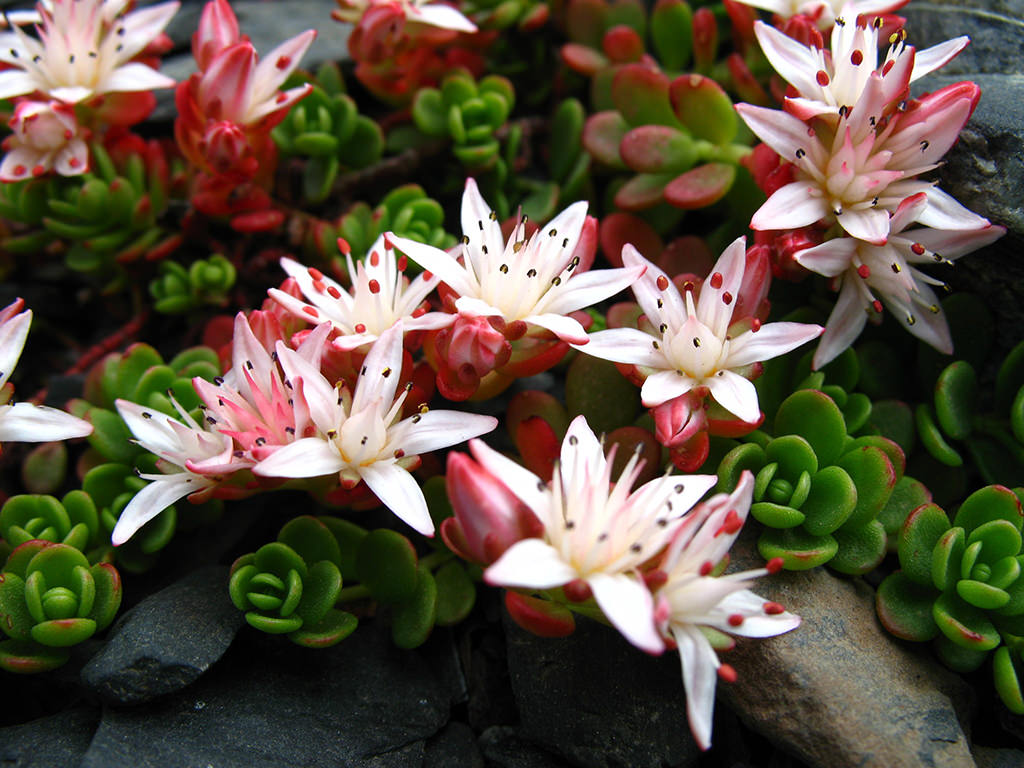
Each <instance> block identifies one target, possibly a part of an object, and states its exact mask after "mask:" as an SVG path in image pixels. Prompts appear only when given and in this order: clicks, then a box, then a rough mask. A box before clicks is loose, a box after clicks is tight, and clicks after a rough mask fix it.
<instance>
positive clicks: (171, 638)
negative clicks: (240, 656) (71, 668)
mask: <svg viewBox="0 0 1024 768" xmlns="http://www.w3.org/2000/svg"><path fill="white" fill-rule="evenodd" d="M243 623H244V618H243V616H242V613H241V612H240V611H239V610H238V609H237V608H235V606H234V605H232V603H231V599H230V597H229V596H228V569H227V568H226V567H224V566H219V565H216V566H207V567H206V568H200V569H199V570H197V571H194V572H193V573H192V574H190V575H189V576H186V577H185V578H184V579H182V580H181V581H179V582H177V583H176V584H173V585H172V586H170V587H167V588H166V589H163V590H161V591H160V592H157V593H156V594H154V595H152V596H150V597H148V598H146V599H145V600H143V601H142V602H141V603H139V604H138V605H137V606H135V608H133V609H132V610H131V611H130V612H129V613H127V614H126V615H125V616H124V617H123V618H122V620H121V621H120V622H119V625H118V626H117V627H116V628H115V630H114V632H113V636H112V637H111V638H110V641H109V642H108V643H107V645H106V646H105V647H104V648H103V650H101V651H100V652H99V653H97V654H96V655H95V656H94V657H93V658H92V660H91V661H90V662H89V663H88V664H86V665H85V668H84V669H83V670H82V680H83V681H84V682H85V684H86V685H87V686H88V687H89V688H91V689H92V690H93V691H95V692H96V693H98V694H99V695H100V697H101V698H103V699H104V700H105V701H108V702H116V703H121V704H138V703H142V702H146V701H151V700H152V699H155V698H156V697H158V696H163V695H165V694H168V693H172V692H174V691H178V690H180V689H182V688H184V687H185V686H186V685H189V684H191V683H192V682H194V681H195V680H196V679H197V678H198V677H199V676H200V675H202V674H203V673H204V672H205V671H206V670H207V669H209V667H210V665H211V664H213V663H214V662H215V661H217V660H218V659H219V658H220V657H221V656H222V655H223V654H224V651H226V650H227V648H228V646H229V645H231V641H232V640H233V639H234V637H235V634H236V633H237V632H238V629H239V628H240V627H241V626H242V624H243Z"/></svg>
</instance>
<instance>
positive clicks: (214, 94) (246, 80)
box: [199, 42, 256, 123]
mask: <svg viewBox="0 0 1024 768" xmlns="http://www.w3.org/2000/svg"><path fill="white" fill-rule="evenodd" d="M255 66H256V49H255V48H253V47H252V43H249V42H240V43H235V44H234V45H232V46H231V47H230V48H227V49H226V50H224V51H221V53H220V54H218V55H217V57H216V58H214V60H213V63H212V64H211V65H210V68H209V69H207V70H206V72H204V73H203V76H202V79H201V80H200V82H199V104H200V107H201V108H202V110H203V111H204V112H205V113H206V114H207V115H208V116H209V117H212V118H213V119H215V120H230V121H233V122H236V123H241V122H243V121H244V119H245V113H246V108H247V106H248V104H246V100H247V98H248V95H249V89H250V87H251V82H252V71H253V68H254V67H255Z"/></svg>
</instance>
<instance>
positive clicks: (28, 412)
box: [0, 403, 92, 443]
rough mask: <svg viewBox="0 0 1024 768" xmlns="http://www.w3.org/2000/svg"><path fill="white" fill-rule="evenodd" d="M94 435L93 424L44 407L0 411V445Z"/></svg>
mask: <svg viewBox="0 0 1024 768" xmlns="http://www.w3.org/2000/svg"><path fill="white" fill-rule="evenodd" d="M91 434H92V424H90V423H89V422H87V421H83V420H82V419H79V418H77V417H75V416H72V415H71V414H70V413H64V411H61V410H58V409H56V408H48V407H47V406H45V405H32V403H15V404H14V405H11V406H6V407H4V408H3V410H0V442H7V441H8V440H10V441H14V442H23V443H47V442H49V441H50V440H67V439H68V438H72V437H85V436H87V435H91Z"/></svg>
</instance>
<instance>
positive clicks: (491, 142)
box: [412, 69, 515, 172]
mask: <svg viewBox="0 0 1024 768" xmlns="http://www.w3.org/2000/svg"><path fill="white" fill-rule="evenodd" d="M514 104H515V90H514V89H513V87H512V83H511V82H510V81H509V80H508V79H507V78H504V77H501V76H500V75H488V76H487V77H484V78H483V79H481V80H480V82H479V83H478V82H476V81H475V80H474V79H473V76H472V75H471V74H470V73H469V72H468V71H466V70H463V69H458V70H454V71H453V72H451V73H450V74H448V75H447V76H446V77H445V78H444V80H442V81H441V87H440V88H421V89H420V90H419V92H417V94H416V98H415V100H414V101H413V104H412V117H413V120H414V121H415V123H416V127H417V128H419V130H420V131H422V132H423V133H425V134H426V135H427V136H433V137H436V138H450V139H451V140H452V152H453V153H454V155H455V156H456V157H457V158H458V160H459V162H461V163H462V164H463V165H464V166H465V167H466V169H467V170H470V171H478V172H479V171H486V170H490V169H492V168H494V167H495V166H496V165H497V164H498V162H499V160H500V159H501V158H500V150H501V145H500V142H499V141H498V137H497V136H496V135H495V134H496V132H497V131H498V129H499V128H501V127H502V126H503V125H505V121H506V120H508V116H509V114H510V113H511V112H512V107H513V106H514Z"/></svg>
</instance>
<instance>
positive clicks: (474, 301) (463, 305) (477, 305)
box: [455, 296, 505, 317]
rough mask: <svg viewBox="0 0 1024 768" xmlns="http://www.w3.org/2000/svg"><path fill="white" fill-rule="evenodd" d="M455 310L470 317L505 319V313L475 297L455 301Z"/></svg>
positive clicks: (460, 298)
mask: <svg viewBox="0 0 1024 768" xmlns="http://www.w3.org/2000/svg"><path fill="white" fill-rule="evenodd" d="M455 309H457V310H458V311H459V314H460V315H466V316H468V317H504V316H505V313H504V312H502V311H501V310H500V309H499V308H498V307H495V306H494V305H493V304H488V303H487V302H486V301H484V300H483V299H478V298H475V297H473V296H460V297H459V298H457V299H456V300H455Z"/></svg>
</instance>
